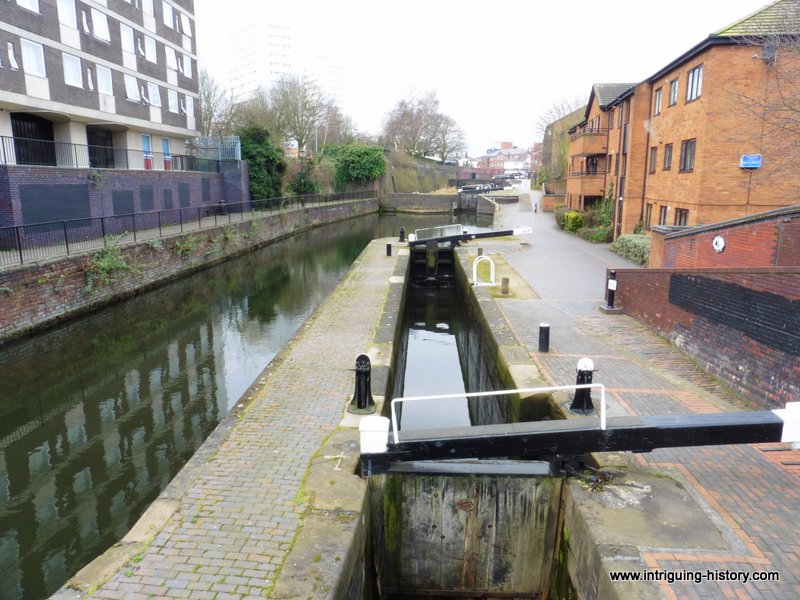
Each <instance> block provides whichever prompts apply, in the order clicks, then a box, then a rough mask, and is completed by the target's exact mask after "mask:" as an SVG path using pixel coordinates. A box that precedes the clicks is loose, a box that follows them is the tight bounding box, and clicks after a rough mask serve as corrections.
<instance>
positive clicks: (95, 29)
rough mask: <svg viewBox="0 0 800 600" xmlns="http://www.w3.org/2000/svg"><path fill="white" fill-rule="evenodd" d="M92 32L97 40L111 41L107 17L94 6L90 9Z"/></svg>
mask: <svg viewBox="0 0 800 600" xmlns="http://www.w3.org/2000/svg"><path fill="white" fill-rule="evenodd" d="M92 34H93V35H94V37H96V38H97V39H98V40H103V41H104V42H110V41H111V33H110V32H109V30H108V17H106V13H103V12H100V11H99V10H97V9H96V8H93V9H92Z"/></svg>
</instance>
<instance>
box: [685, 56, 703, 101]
mask: <svg viewBox="0 0 800 600" xmlns="http://www.w3.org/2000/svg"><path fill="white" fill-rule="evenodd" d="M702 88H703V65H700V66H698V67H695V68H694V69H692V70H691V71H689V78H688V79H687V81H686V101H687V102H691V101H692V100H697V99H698V98H699V97H700V92H701V91H702Z"/></svg>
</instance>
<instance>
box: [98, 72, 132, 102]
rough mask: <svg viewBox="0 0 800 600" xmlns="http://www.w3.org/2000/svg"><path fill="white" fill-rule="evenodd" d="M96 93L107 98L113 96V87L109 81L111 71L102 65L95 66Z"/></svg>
mask: <svg viewBox="0 0 800 600" xmlns="http://www.w3.org/2000/svg"><path fill="white" fill-rule="evenodd" d="M125 85H126V86H127V82H125ZM97 91H98V92H99V93H101V94H107V95H109V96H113V95H114V85H113V83H112V79H111V69H109V68H108V67H104V66H103V65H97Z"/></svg>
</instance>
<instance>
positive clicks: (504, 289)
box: [500, 277, 509, 296]
mask: <svg viewBox="0 0 800 600" xmlns="http://www.w3.org/2000/svg"><path fill="white" fill-rule="evenodd" d="M508 292H509V281H508V277H503V278H502V279H501V280H500V293H501V294H503V295H504V296H508Z"/></svg>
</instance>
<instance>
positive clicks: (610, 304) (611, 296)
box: [608, 271, 617, 308]
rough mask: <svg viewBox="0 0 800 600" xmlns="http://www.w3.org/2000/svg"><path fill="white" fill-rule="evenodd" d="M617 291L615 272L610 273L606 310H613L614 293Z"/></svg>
mask: <svg viewBox="0 0 800 600" xmlns="http://www.w3.org/2000/svg"><path fill="white" fill-rule="evenodd" d="M616 291H617V272H616V271H611V273H610V274H609V276H608V308H614V292H616Z"/></svg>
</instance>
